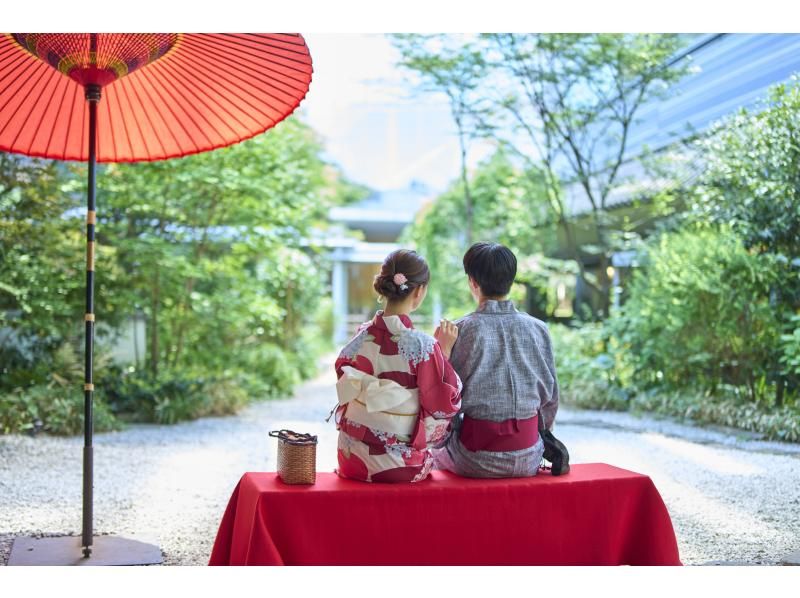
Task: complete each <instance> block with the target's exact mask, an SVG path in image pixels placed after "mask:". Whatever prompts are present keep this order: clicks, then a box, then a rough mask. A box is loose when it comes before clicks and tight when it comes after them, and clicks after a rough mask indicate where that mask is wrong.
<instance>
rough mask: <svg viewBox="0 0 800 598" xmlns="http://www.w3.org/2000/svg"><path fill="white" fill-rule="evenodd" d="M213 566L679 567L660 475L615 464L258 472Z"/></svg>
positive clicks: (234, 507) (223, 528)
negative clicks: (294, 474)
mask: <svg viewBox="0 0 800 598" xmlns="http://www.w3.org/2000/svg"><path fill="white" fill-rule="evenodd" d="M209 564H210V565H680V560H679V557H678V547H677V542H676V539H675V533H674V531H673V528H672V522H671V520H670V517H669V513H668V512H667V510H666V507H665V506H664V502H663V501H662V499H661V496H660V495H659V493H658V491H657V490H656V488H655V486H654V485H653V482H652V481H651V480H650V478H649V477H647V476H644V475H641V474H637V473H633V472H630V471H626V470H624V469H619V468H617V467H613V466H611V465H605V464H586V465H574V466H573V467H572V470H571V472H570V473H569V474H568V475H565V476H560V477H554V476H551V475H549V474H547V473H543V474H542V475H539V476H536V477H534V478H519V479H505V480H476V479H467V478H460V477H457V476H455V475H452V474H449V473H446V472H434V474H433V477H432V479H430V480H427V481H424V482H420V483H417V484H367V483H363V482H356V481H352V480H343V479H340V478H338V477H337V476H336V475H335V474H331V473H323V474H318V475H317V483H316V484H315V485H313V486H288V485H286V484H284V483H283V482H281V481H280V480H279V479H278V478H277V476H276V475H275V474H274V473H247V474H245V475H244V476H243V477H242V479H241V481H240V482H239V484H238V486H237V487H236V489H235V490H234V492H233V496H232V497H231V500H230V503H229V504H228V507H227V509H226V511H225V515H224V517H223V519H222V523H221V525H220V528H219V532H218V534H217V538H216V541H215V543H214V549H213V551H212V553H211V559H210V562H209Z"/></svg>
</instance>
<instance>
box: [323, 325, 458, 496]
mask: <svg viewBox="0 0 800 598" xmlns="http://www.w3.org/2000/svg"><path fill="white" fill-rule="evenodd" d="M336 375H337V377H338V378H339V381H338V382H337V384H336V390H337V394H338V397H339V405H338V406H337V408H336V427H337V429H338V430H339V446H338V458H339V467H338V469H337V473H338V474H339V475H340V476H342V477H345V478H352V479H356V480H362V481H365V482H418V481H420V480H424V479H425V478H426V477H427V476H428V474H429V473H430V470H431V468H432V466H433V457H432V454H431V450H430V449H431V448H432V447H435V446H440V445H441V444H443V442H444V441H445V440H446V439H447V434H448V433H449V431H450V420H451V419H452V418H453V417H454V416H455V415H456V414H457V413H458V410H459V408H460V407H461V380H459V378H458V375H457V374H456V373H455V371H454V370H453V367H452V366H451V365H450V362H449V361H448V360H447V359H445V357H444V355H443V354H442V349H441V347H440V346H439V343H438V342H437V341H436V339H434V338H433V337H432V336H430V335H428V334H425V333H424V332H421V331H419V330H415V329H414V327H413V325H412V324H411V319H410V318H409V317H408V316H405V315H402V316H386V317H384V316H383V312H382V311H379V312H378V313H377V314H375V317H374V318H373V319H372V320H371V321H369V322H366V323H364V324H362V325H361V327H360V328H359V329H358V332H357V333H356V335H355V336H354V337H353V339H352V340H351V341H350V342H349V343H348V344H347V345H346V346H345V347H344V349H342V351H341V353H340V354H339V358H338V359H337V360H336Z"/></svg>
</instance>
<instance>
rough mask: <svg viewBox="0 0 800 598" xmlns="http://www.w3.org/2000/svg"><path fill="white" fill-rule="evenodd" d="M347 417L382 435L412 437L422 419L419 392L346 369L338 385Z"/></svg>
mask: <svg viewBox="0 0 800 598" xmlns="http://www.w3.org/2000/svg"><path fill="white" fill-rule="evenodd" d="M336 393H337V395H338V397H339V404H340V405H347V414H346V415H345V417H347V419H348V420H350V421H351V422H355V423H358V424H361V425H363V426H367V427H369V428H372V429H373V430H376V431H379V432H388V433H390V434H395V435H397V436H405V437H410V436H411V433H412V432H413V431H414V427H415V425H416V423H417V417H418V415H419V392H418V391H417V390H416V389H414V390H409V389H408V388H404V387H403V386H401V385H400V384H398V383H397V382H395V381H394V380H384V379H381V378H376V377H375V376H372V375H370V374H366V373H364V372H362V371H361V370H357V369H356V368H354V367H350V366H349V365H346V366H344V367H343V368H342V377H341V378H339V381H338V382H337V383H336Z"/></svg>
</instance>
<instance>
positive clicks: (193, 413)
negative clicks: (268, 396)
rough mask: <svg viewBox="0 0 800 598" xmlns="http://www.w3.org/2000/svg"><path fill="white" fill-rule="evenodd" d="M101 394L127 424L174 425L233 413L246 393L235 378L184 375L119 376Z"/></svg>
mask: <svg viewBox="0 0 800 598" xmlns="http://www.w3.org/2000/svg"><path fill="white" fill-rule="evenodd" d="M106 384H107V387H106V388H105V389H104V390H103V392H104V393H105V395H106V396H107V397H108V402H109V405H110V407H111V409H112V410H113V412H114V413H115V414H117V415H118V416H119V417H121V418H123V419H125V420H127V421H136V422H152V423H160V424H174V423H177V422H180V421H185V420H191V419H197V418H199V417H207V416H214V415H229V414H232V413H236V411H238V410H239V409H240V408H242V407H243V406H244V405H246V404H247V402H248V393H247V392H246V390H245V389H244V388H243V385H241V384H240V383H239V382H238V380H237V379H236V377H235V376H230V377H225V378H202V377H197V376H192V375H191V374H189V373H187V372H180V371H175V372H161V373H160V374H159V377H158V378H157V379H153V378H152V377H150V376H149V375H147V374H146V373H132V374H124V373H120V374H119V378H118V379H117V380H116V382H112V381H111V380H110V379H109V380H108V381H107V382H106Z"/></svg>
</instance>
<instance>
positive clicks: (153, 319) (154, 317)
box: [150, 263, 160, 378]
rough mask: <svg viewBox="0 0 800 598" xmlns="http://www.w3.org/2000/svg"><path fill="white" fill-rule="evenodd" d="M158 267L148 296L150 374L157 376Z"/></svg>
mask: <svg viewBox="0 0 800 598" xmlns="http://www.w3.org/2000/svg"><path fill="white" fill-rule="evenodd" d="M159 294H160V282H159V267H158V264H157V263H156V272H155V280H154V281H153V290H152V293H151V295H150V373H151V374H152V375H153V377H154V378H155V377H156V376H158V302H159V300H160V296H159Z"/></svg>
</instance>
